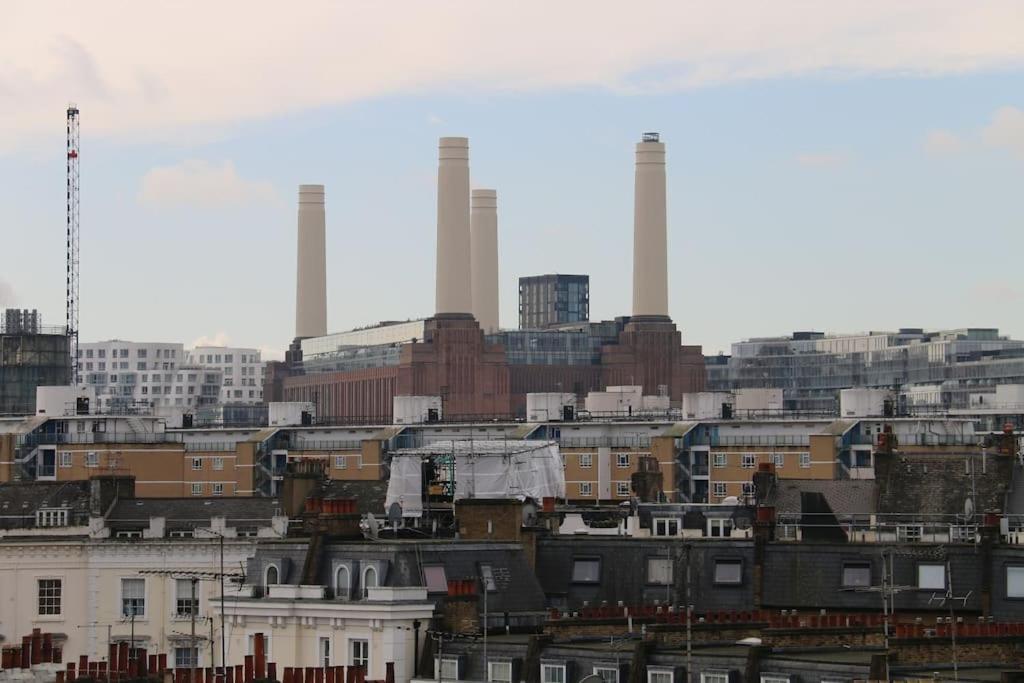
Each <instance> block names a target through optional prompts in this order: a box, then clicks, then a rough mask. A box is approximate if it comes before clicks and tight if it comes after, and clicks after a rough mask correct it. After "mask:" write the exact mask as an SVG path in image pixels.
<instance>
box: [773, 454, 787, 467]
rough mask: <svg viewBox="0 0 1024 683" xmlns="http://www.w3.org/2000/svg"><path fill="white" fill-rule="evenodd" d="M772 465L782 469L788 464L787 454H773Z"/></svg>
mask: <svg viewBox="0 0 1024 683" xmlns="http://www.w3.org/2000/svg"><path fill="white" fill-rule="evenodd" d="M772 464H773V465H775V467H782V466H783V465H785V464H786V454H785V453H772Z"/></svg>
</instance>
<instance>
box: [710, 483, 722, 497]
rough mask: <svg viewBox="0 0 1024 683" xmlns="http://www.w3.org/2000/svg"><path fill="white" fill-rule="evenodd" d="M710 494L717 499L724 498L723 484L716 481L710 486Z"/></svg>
mask: <svg viewBox="0 0 1024 683" xmlns="http://www.w3.org/2000/svg"><path fill="white" fill-rule="evenodd" d="M711 486H712V492H713V493H714V494H715V495H716V496H717V497H719V498H724V497H725V482H724V481H716V482H714V483H713V484H712V485H711Z"/></svg>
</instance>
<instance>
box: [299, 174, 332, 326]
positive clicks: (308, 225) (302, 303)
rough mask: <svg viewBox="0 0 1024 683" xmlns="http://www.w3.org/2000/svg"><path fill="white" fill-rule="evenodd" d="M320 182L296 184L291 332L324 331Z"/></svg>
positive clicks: (324, 269)
mask: <svg viewBox="0 0 1024 683" xmlns="http://www.w3.org/2000/svg"><path fill="white" fill-rule="evenodd" d="M326 239H327V238H326V227H325V222H324V186H323V185H299V228H298V260H297V264H296V285H295V336H296V337H321V336H323V335H325V334H327V253H326V246H327V245H326Z"/></svg>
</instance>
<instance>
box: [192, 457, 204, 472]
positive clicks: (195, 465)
mask: <svg viewBox="0 0 1024 683" xmlns="http://www.w3.org/2000/svg"><path fill="white" fill-rule="evenodd" d="M192 469H194V470H201V469H203V459H202V458H192Z"/></svg>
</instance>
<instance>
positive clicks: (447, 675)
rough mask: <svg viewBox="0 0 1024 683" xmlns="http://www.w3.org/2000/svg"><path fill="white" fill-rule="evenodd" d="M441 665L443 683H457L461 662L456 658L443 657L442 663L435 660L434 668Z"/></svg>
mask: <svg viewBox="0 0 1024 683" xmlns="http://www.w3.org/2000/svg"><path fill="white" fill-rule="evenodd" d="M439 663H440V666H441V680H442V681H457V680H459V660H458V659H455V658H454V657H442V658H441V661H440V662H438V660H437V658H436V657H435V658H434V666H437V665H438V664H439Z"/></svg>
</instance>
